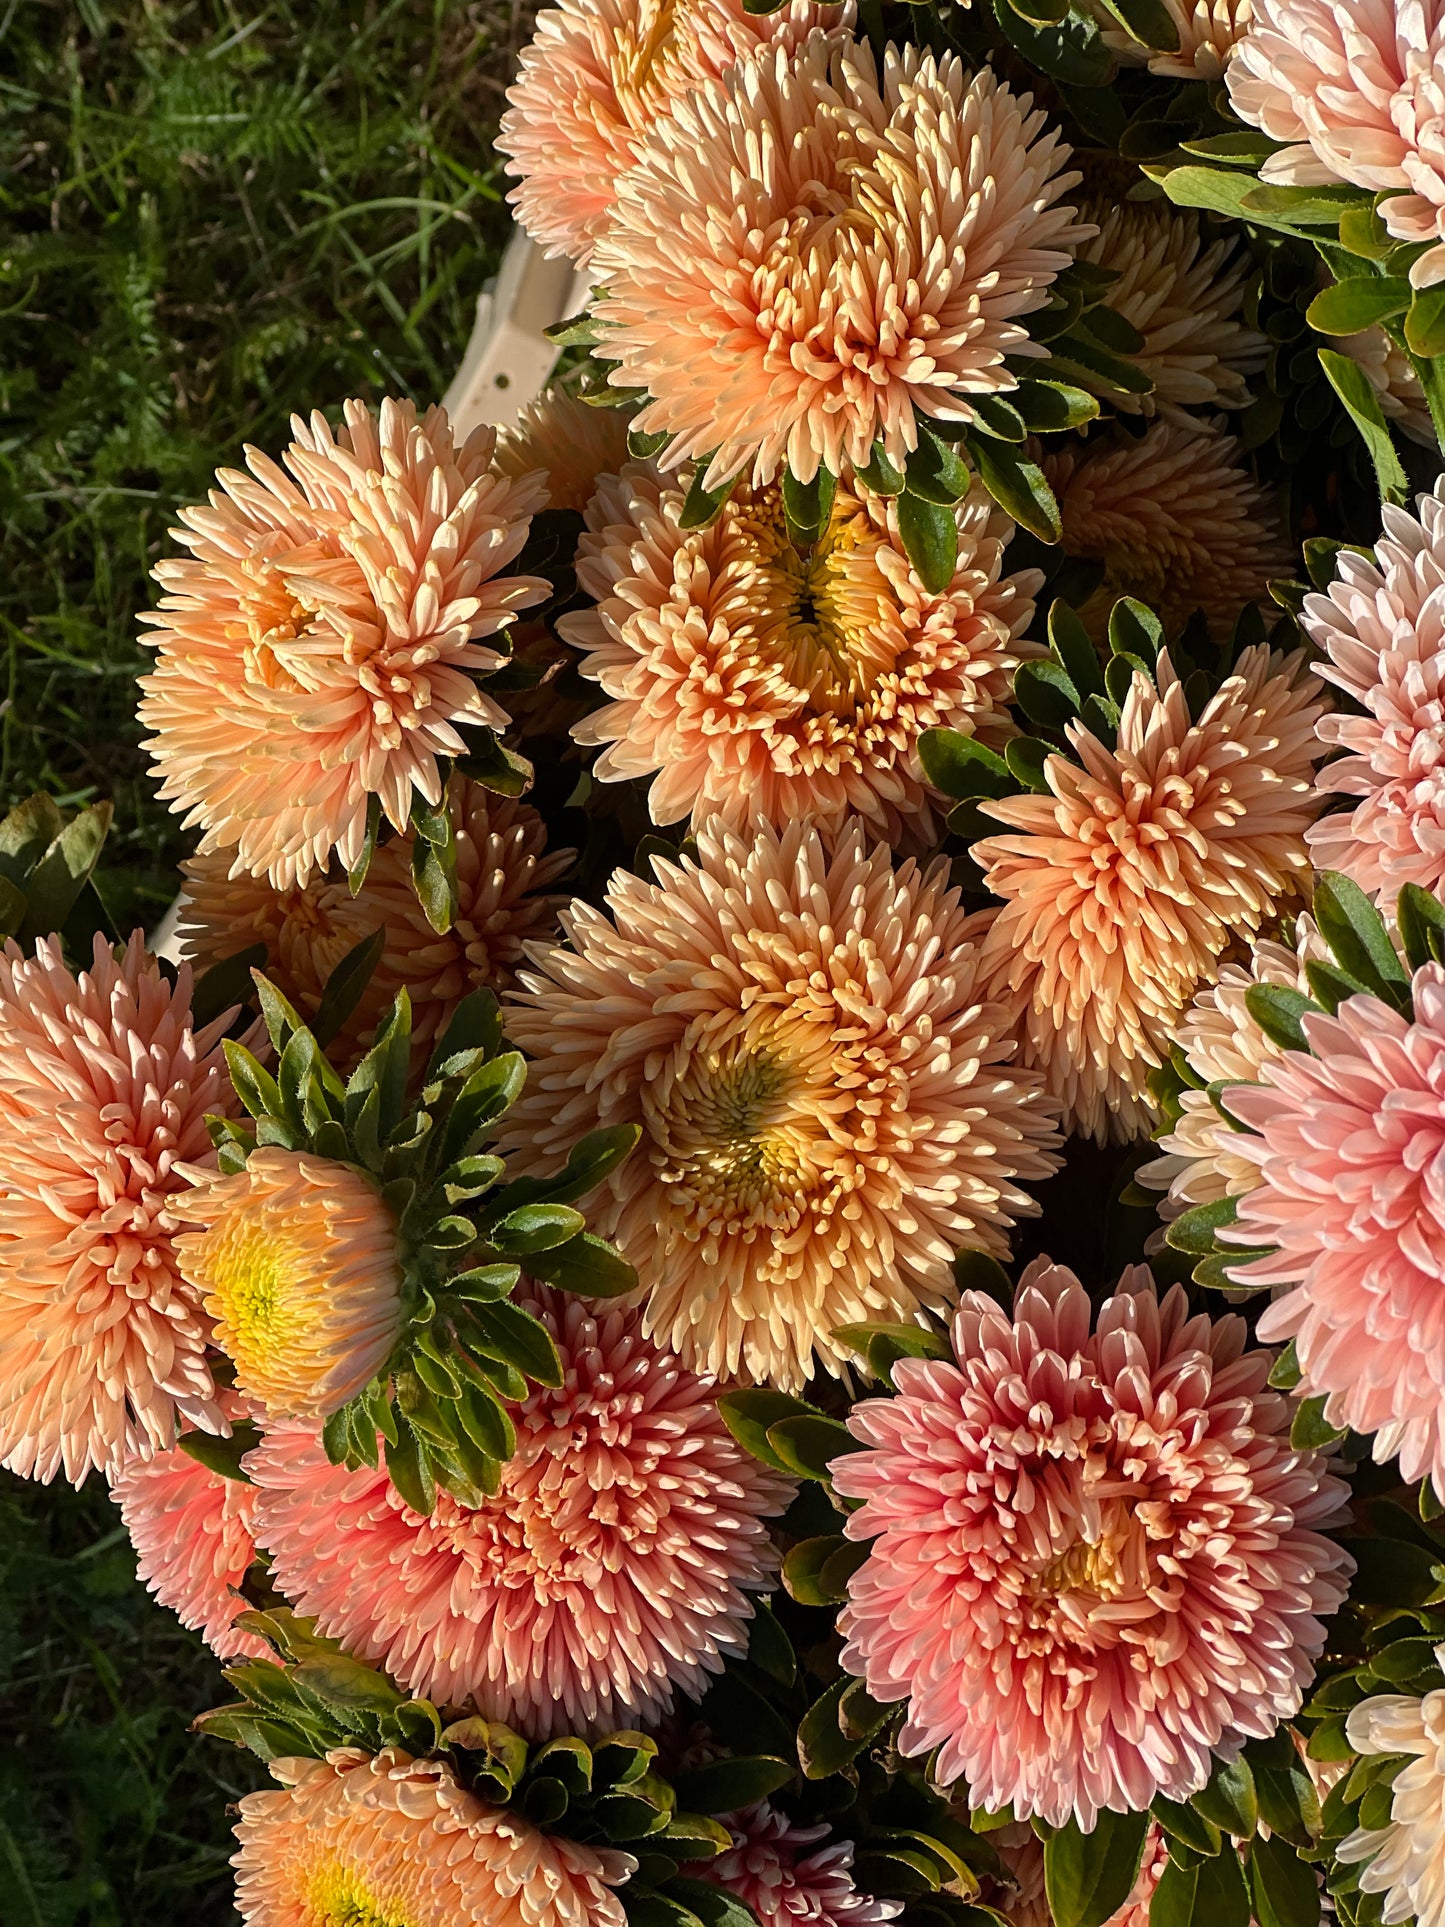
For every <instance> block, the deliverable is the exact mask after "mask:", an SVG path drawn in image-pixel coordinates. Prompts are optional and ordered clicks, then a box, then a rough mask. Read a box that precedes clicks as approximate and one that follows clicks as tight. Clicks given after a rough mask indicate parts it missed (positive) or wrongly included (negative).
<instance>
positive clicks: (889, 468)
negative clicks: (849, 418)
mask: <svg viewBox="0 0 1445 1927" xmlns="http://www.w3.org/2000/svg"><path fill="white" fill-rule="evenodd" d="M853 474H854V477H855V479H856V480H857V481H860V482H861V483H862V484H863V486H864V488H866V489H867V490H868V492H869V494H870V495H901V494H902V493H903V489H904V484H905V481H906V477H905V476H904V473H903V471H902V469H899V468H895V467H894V466H893V464H892V462H890V461H889V459H888V457H887V455H886V454H885V453H884V451H883V444H882V442H874V444H873V453H872V454H871V455H870V456H869V457H868V460H867V461H866V462H865V463H864V465H863V467H862V468H857V469H854V471H853Z"/></svg>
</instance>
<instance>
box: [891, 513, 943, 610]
mask: <svg viewBox="0 0 1445 1927" xmlns="http://www.w3.org/2000/svg"><path fill="white" fill-rule="evenodd" d="M897 514H898V535H899V539H900V540H901V541H902V543H903V550H904V553H905V555H907V557H908V560H909V563H910V564H911V566H912V569H913V573H914V574H915V575H916V576H917V577H918V580H919V581H920V582H921V583H922V584H923V586H924V588H925V589H927V591H928V593H929V594H930V595H942V594H943V592H944V590H945V589H947V588H948V586H949V584H950V583H951V582H952V581H953V572H954V569H955V567H956V566H957V563H958V523H957V520H956V519H955V517H954V513H953V510H952V509H950V508H944V507H942V506H941V505H940V504H939V503H937V502H926V501H924V499H923V497H922V496H920V495H900V496H899V498H898V509H897Z"/></svg>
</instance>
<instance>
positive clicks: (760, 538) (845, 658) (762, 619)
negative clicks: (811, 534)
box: [730, 486, 894, 716]
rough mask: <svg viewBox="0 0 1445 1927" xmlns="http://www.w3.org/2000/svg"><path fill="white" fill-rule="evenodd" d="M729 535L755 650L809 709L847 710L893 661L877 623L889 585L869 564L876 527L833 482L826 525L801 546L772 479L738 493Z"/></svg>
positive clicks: (873, 556)
mask: <svg viewBox="0 0 1445 1927" xmlns="http://www.w3.org/2000/svg"><path fill="white" fill-rule="evenodd" d="M730 533H731V535H732V537H733V540H734V542H735V543H736V546H737V548H738V549H739V550H740V551H741V553H740V554H739V555H738V556H737V557H736V562H737V564H738V566H739V573H740V576H741V578H742V579H744V580H746V581H747V584H748V594H749V599H750V601H751V602H752V603H753V604H754V613H753V614H752V618H751V627H752V629H753V633H754V636H755V638H756V641H757V645H758V648H759V650H760V652H761V653H763V654H765V655H766V656H767V657H768V658H769V659H770V660H771V661H772V662H773V663H774V664H776V666H777V668H778V669H779V670H780V671H781V672H782V674H783V675H784V676H786V678H787V679H788V681H789V682H791V683H793V684H794V685H795V686H796V687H797V688H799V689H802V690H804V691H806V693H807V697H808V700H809V702H810V703H811V704H812V705H813V706H814V707H815V708H817V709H824V710H830V711H832V713H833V714H834V715H837V716H850V715H852V713H853V711H854V710H855V708H856V707H857V704H858V703H859V701H860V700H861V699H862V698H863V697H865V696H866V695H867V693H868V691H869V690H870V689H871V688H872V687H873V685H874V684H875V683H876V682H877V681H878V679H879V677H880V676H883V675H885V674H886V673H887V672H888V670H889V669H891V668H892V667H893V663H894V652H893V650H892V649H891V648H889V647H888V646H887V643H886V641H885V637H886V635H887V634H888V633H889V628H888V627H886V626H885V625H884V624H883V623H881V622H880V621H879V612H880V607H881V606H882V605H883V604H885V603H887V602H888V601H889V600H890V599H891V595H890V590H889V586H888V582H887V579H886V578H885V577H884V576H883V575H882V573H881V572H880V570H879V569H878V566H877V562H876V556H877V552H878V546H879V537H878V532H877V531H876V530H875V529H874V528H873V526H872V524H871V523H870V522H869V520H868V517H867V514H866V512H865V511H864V509H863V507H862V505H861V504H860V503H859V502H858V501H857V500H856V499H855V498H854V497H853V496H851V495H848V494H846V493H845V492H844V491H842V490H841V489H840V490H839V491H838V494H837V495H836V496H835V498H834V502H833V511H832V514H831V515H830V516H829V518H828V525H827V527H826V528H825V529H823V530H822V531H821V532H820V534H819V536H818V539H817V541H816V542H814V543H813V544H812V546H811V548H809V549H807V550H803V551H800V550H798V549H796V548H795V547H794V546H793V543H792V542H791V541H790V539H789V537H788V528H787V520H786V517H785V516H784V513H783V497H782V490H781V488H779V487H777V486H773V487H769V488H764V489H759V490H758V491H757V492H756V493H755V494H754V495H752V496H751V498H749V499H747V500H744V501H740V503H739V505H738V507H737V508H736V510H734V511H733V512H732V515H731V527H730Z"/></svg>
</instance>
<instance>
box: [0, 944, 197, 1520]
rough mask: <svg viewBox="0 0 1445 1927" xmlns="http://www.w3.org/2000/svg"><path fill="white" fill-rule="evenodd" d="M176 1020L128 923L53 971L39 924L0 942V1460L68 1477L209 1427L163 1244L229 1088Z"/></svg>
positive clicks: (168, 1249) (189, 1316)
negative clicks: (184, 1431) (119, 948)
mask: <svg viewBox="0 0 1445 1927" xmlns="http://www.w3.org/2000/svg"><path fill="white" fill-rule="evenodd" d="M233 1014H234V1013H232V1012H228V1013H227V1014H226V1016H225V1017H224V1018H222V1019H220V1020H218V1021H217V1022H216V1023H214V1024H212V1025H210V1026H209V1027H208V1028H206V1029H205V1030H202V1031H199V1032H196V1031H193V1030H192V1028H191V976H190V971H189V970H188V969H183V970H182V971H181V973H180V976H179V977H178V979H177V981H176V983H175V985H174V986H172V985H170V984H169V983H167V981H166V979H165V977H164V976H162V974H161V970H160V966H159V965H158V964H157V963H156V962H155V960H154V959H153V958H151V957H148V956H147V955H146V951H145V938H144V936H143V935H142V933H141V932H140V931H137V932H136V933H135V935H134V936H133V937H132V938H131V940H130V942H129V944H128V945H127V946H126V948H125V950H124V951H123V952H122V953H121V955H120V957H119V959H117V957H116V956H115V955H114V954H113V953H112V952H111V950H110V947H109V946H108V945H107V943H106V942H105V939H104V938H103V937H100V936H97V937H96V939H95V948H94V953H93V960H92V963H91V967H90V969H89V970H88V971H82V972H81V974H80V975H79V976H78V977H77V976H73V975H72V974H71V972H70V971H69V970H68V969H67V968H66V966H65V963H64V961H63V959H62V956H61V950H60V942H59V939H58V938H51V939H50V940H49V941H47V942H42V943H39V944H37V945H36V949H35V955H34V957H33V958H26V957H25V956H23V955H22V953H21V951H20V949H19V948H18V946H17V945H16V944H14V943H8V944H6V946H5V949H4V954H3V956H0V1090H3V1092H4V1102H3V1105H0V1464H3V1465H5V1466H6V1467H7V1468H8V1469H9V1470H10V1471H11V1472H19V1473H21V1474H23V1475H25V1476H27V1477H30V1478H37V1479H44V1480H50V1479H53V1478H54V1477H55V1475H56V1473H57V1472H62V1471H63V1473H64V1475H65V1477H66V1478H67V1479H69V1480H70V1481H71V1483H72V1484H74V1485H79V1484H80V1483H81V1481H82V1480H83V1479H84V1478H85V1476H86V1474H87V1473H88V1472H89V1471H90V1470H91V1468H92V1467H95V1468H97V1469H98V1470H100V1471H103V1472H110V1471H114V1470H115V1469H116V1468H117V1467H118V1466H119V1465H120V1464H121V1462H122V1461H123V1460H124V1459H127V1458H133V1457H146V1456H149V1455H150V1454H151V1453H153V1452H157V1451H163V1450H164V1449H165V1448H166V1447H168V1446H169V1445H170V1444H171V1443H172V1441H173V1440H174V1438H175V1435H176V1426H177V1422H178V1420H179V1419H181V1418H185V1419H188V1420H189V1421H190V1422H191V1423H192V1424H193V1425H198V1426H201V1427H202V1428H203V1429H204V1430H206V1431H208V1432H222V1431H224V1430H225V1420H224V1419H223V1417H222V1415H221V1410H220V1407H219V1405H218V1404H217V1399H216V1387H215V1385H214V1383H213V1381H212V1378H211V1368H210V1366H209V1364H208V1363H207V1362H206V1343H207V1338H208V1335H209V1327H208V1324H207V1320H206V1317H205V1314H204V1312H203V1311H202V1308H201V1303H200V1300H199V1298H198V1297H197V1295H196V1293H195V1292H194V1291H193V1290H192V1289H191V1287H190V1285H189V1284H188V1283H187V1281H186V1279H185V1278H184V1276H183V1275H182V1273H181V1271H180V1268H179V1265H178V1262H177V1253H176V1237H175V1234H176V1232H177V1230H178V1229H179V1215H178V1211H177V1207H178V1206H179V1205H181V1204H183V1203H184V1202H185V1201H186V1198H187V1196H188V1195H189V1191H190V1179H189V1177H188V1176H185V1175H183V1171H184V1170H185V1169H187V1168H189V1167H190V1166H194V1165H203V1164H206V1163H208V1162H210V1160H211V1158H212V1150H211V1139H210V1134H209V1133H208V1131H207V1130H206V1122H205V1120H206V1114H207V1112H208V1111H224V1110H226V1109H228V1108H229V1106H230V1104H231V1087H230V1080H229V1078H228V1077H227V1075H226V1066H225V1060H224V1058H223V1056H222V1054H221V1050H220V1040H221V1036H222V1033H223V1032H224V1031H225V1029H226V1026H227V1024H228V1023H229V1022H230V1019H231V1016H232V1015H233Z"/></svg>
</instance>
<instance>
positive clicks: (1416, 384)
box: [1330, 328, 1437, 449]
mask: <svg viewBox="0 0 1445 1927" xmlns="http://www.w3.org/2000/svg"><path fill="white" fill-rule="evenodd" d="M1330 346H1331V347H1332V348H1335V349H1337V350H1338V351H1339V353H1340V354H1342V355H1348V356H1349V357H1350V359H1351V361H1357V362H1358V363H1359V364H1360V366H1361V367H1362V368H1363V369H1364V371H1365V373H1366V375H1367V376H1368V377H1369V382H1370V386H1371V387H1372V388H1373V389H1374V391H1375V394H1376V396H1377V397H1378V398H1379V403H1380V408H1381V411H1382V412H1383V413H1384V414H1385V415H1386V416H1387V417H1388V418H1389V420H1390V421H1392V422H1393V423H1394V424H1395V426H1396V427H1397V428H1398V429H1399V431H1400V433H1401V434H1402V435H1405V436H1407V437H1408V438H1409V440H1410V441H1412V442H1417V443H1418V444H1419V446H1420V447H1421V448H1429V449H1434V448H1435V447H1436V446H1437V444H1436V440H1435V424H1434V422H1433V421H1432V420H1431V419H1430V404H1429V402H1427V401H1426V399H1425V391H1424V389H1423V388H1422V387H1421V386H1420V377H1419V376H1418V375H1417V374H1416V373H1415V365H1414V363H1413V362H1412V361H1411V360H1410V357H1409V355H1407V354H1406V352H1405V350H1404V349H1403V348H1401V347H1400V346H1399V345H1398V344H1397V343H1396V342H1395V341H1394V340H1392V339H1391V337H1390V336H1389V335H1387V334H1386V332H1385V330H1384V329H1383V328H1362V329H1361V330H1360V332H1359V333H1358V334H1354V335H1340V336H1339V337H1338V338H1335V337H1332V338H1331V340H1330Z"/></svg>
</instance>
